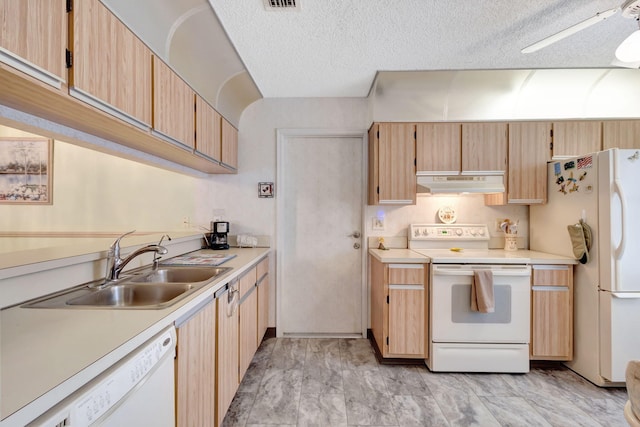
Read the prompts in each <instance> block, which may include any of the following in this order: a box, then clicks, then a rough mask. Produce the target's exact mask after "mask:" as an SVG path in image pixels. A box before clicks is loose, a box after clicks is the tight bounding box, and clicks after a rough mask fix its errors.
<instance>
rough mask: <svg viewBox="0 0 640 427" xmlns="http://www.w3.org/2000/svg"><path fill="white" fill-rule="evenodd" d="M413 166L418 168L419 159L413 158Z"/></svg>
mask: <svg viewBox="0 0 640 427" xmlns="http://www.w3.org/2000/svg"><path fill="white" fill-rule="evenodd" d="M413 166H415V167H418V159H416V158H415V157H414V158H413Z"/></svg>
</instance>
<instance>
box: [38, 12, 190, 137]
mask: <svg viewBox="0 0 640 427" xmlns="http://www.w3.org/2000/svg"><path fill="white" fill-rule="evenodd" d="M43 3H46V2H43ZM72 14H73V18H72V19H73V34H72V39H73V45H72V46H73V66H72V67H71V69H70V71H69V85H70V88H69V92H70V94H71V95H72V96H74V97H76V98H79V99H81V100H83V101H85V102H87V103H88V104H90V105H92V106H94V107H97V108H99V109H101V110H103V111H106V112H108V113H109V114H112V115H114V116H116V117H118V118H120V119H122V120H125V121H127V122H129V123H131V124H133V125H136V126H138V127H140V128H143V129H149V128H150V126H151V51H150V50H149V49H148V48H147V46H145V44H144V43H142V41H140V40H139V39H138V38H137V37H136V35H135V34H133V33H132V32H131V31H130V30H129V29H128V28H127V27H126V26H125V25H124V24H123V23H122V22H120V21H119V20H118V18H116V17H115V16H114V15H113V14H112V13H111V12H110V11H109V10H108V9H107V8H106V7H105V6H104V5H103V4H102V3H100V2H99V1H98V0H82V1H75V2H74V7H73V12H72ZM192 111H193V108H192ZM192 123H193V122H192Z"/></svg>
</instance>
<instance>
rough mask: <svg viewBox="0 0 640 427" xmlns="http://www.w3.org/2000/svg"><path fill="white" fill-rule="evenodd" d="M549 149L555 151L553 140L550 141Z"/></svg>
mask: <svg viewBox="0 0 640 427" xmlns="http://www.w3.org/2000/svg"><path fill="white" fill-rule="evenodd" d="M549 150H551V151H553V142H550V143H549Z"/></svg>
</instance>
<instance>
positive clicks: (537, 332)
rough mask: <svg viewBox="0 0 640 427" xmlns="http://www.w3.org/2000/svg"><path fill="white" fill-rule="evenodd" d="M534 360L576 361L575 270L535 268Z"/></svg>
mask: <svg viewBox="0 0 640 427" xmlns="http://www.w3.org/2000/svg"><path fill="white" fill-rule="evenodd" d="M531 281H532V286H531V344H530V350H531V351H530V358H531V359H532V360H571V359H572V358H573V266H572V265H534V266H532V275H531Z"/></svg>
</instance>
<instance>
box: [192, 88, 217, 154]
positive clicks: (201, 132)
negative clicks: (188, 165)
mask: <svg viewBox="0 0 640 427" xmlns="http://www.w3.org/2000/svg"><path fill="white" fill-rule="evenodd" d="M196 151H198V152H200V153H202V154H204V155H205V156H207V157H209V158H210V159H212V160H214V161H218V162H219V161H220V159H221V158H222V117H221V116H220V114H219V113H218V112H217V111H216V110H215V109H214V108H213V107H212V106H210V105H209V104H208V103H207V101H205V100H204V99H202V97H201V96H200V95H197V94H196Z"/></svg>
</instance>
